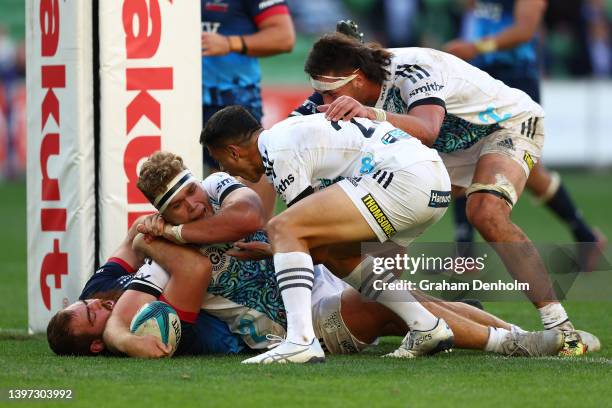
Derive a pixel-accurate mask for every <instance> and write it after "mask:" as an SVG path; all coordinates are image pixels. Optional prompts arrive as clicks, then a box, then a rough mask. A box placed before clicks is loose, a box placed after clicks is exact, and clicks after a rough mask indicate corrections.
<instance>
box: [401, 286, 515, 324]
mask: <svg viewBox="0 0 612 408" xmlns="http://www.w3.org/2000/svg"><path fill="white" fill-rule="evenodd" d="M413 295H414V297H415V298H416V299H418V300H419V301H420V302H422V303H423V306H425V307H426V308H427V309H429V311H430V312H432V313H433V314H435V315H436V316H438V314H437V313H444V311H443V310H448V311H450V312H452V313H454V314H457V315H459V316H462V317H464V318H466V319H469V320H471V321H473V322H474V323H479V324H482V325H484V326H491V327H499V328H502V329H506V330H510V323H508V322H506V321H505V320H502V319H500V318H499V317H497V316H494V315H492V314H491V313H488V312H485V311H484V310H480V309H478V308H477V307H474V306H470V305H468V304H466V303H463V302H445V301H443V300H440V299H438V298H435V297H433V296H429V295H426V294H425V293H423V292H419V291H415V292H413ZM430 307H433V310H438V311H437V312H434V311H433V310H432V309H430ZM438 317H442V318H444V320H446V317H444V316H438ZM447 322H448V320H447Z"/></svg>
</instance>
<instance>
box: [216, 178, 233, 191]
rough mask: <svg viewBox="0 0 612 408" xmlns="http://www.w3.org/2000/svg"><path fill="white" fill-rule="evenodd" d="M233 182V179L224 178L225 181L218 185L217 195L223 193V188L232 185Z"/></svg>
mask: <svg viewBox="0 0 612 408" xmlns="http://www.w3.org/2000/svg"><path fill="white" fill-rule="evenodd" d="M231 182H232V179H231V178H224V179H223V180H221V181H219V182H218V183H217V188H216V191H217V193H218V192H219V191H221V189H222V188H223V187H225V186H226V185H228V184H230V183H231Z"/></svg>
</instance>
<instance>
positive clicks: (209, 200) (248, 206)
mask: <svg viewBox="0 0 612 408" xmlns="http://www.w3.org/2000/svg"><path fill="white" fill-rule="evenodd" d="M185 170H186V169H185V168H184V166H183V164H182V161H181V160H180V158H179V157H177V156H175V155H172V154H170V153H163V152H159V153H156V154H154V155H153V156H152V157H151V158H149V160H147V162H145V164H144V165H143V167H142V170H141V174H140V178H139V183H138V186H139V188H140V189H141V190H142V191H143V193H144V194H145V196H147V197H149V199H150V200H151V202H152V203H154V204H155V205H156V206H157V207H158V208H159V209H160V211H161V214H163V217H160V216H158V215H155V216H151V217H148V219H147V222H146V223H145V225H142V227H139V229H140V231H142V232H146V233H147V234H151V235H156V236H164V237H166V238H168V239H171V240H175V241H178V242H185V241H188V242H190V243H198V244H202V243H209V244H210V243H212V242H217V241H218V240H219V237H220V236H224V237H225V239H227V237H229V236H232V233H229V232H227V231H226V232H223V230H224V229H225V230H227V229H228V228H232V226H231V225H229V226H228V225H227V223H228V222H230V223H231V224H232V225H235V224H236V223H237V222H239V221H240V219H239V218H236V217H238V216H239V215H241V216H245V214H249V215H248V216H250V217H253V216H254V218H255V219H261V217H258V216H257V215H256V214H257V213H259V212H260V210H259V208H260V207H259V205H258V204H257V203H256V199H257V197H256V196H253V195H249V194H248V192H249V190H248V189H242V186H241V185H240V184H239V183H237V182H236V180H235V179H233V178H232V177H230V176H228V175H226V174H224V173H219V174H216V175H213V176H210V177H208V178H207V179H206V180H205V181H204V182H202V183H201V184H198V185H196V187H199V188H194V186H191V185H185V184H184V182H186V180H184V182H183V184H181V180H182V179H183V178H184V177H185V176H184V175H183V174H185V173H184V172H185ZM236 189H238V190H237V191H241V190H242V191H243V192H244V194H243V195H242V196H239V195H234V196H232V195H231V194H236V193H234V192H233V191H235V190H236ZM166 191H173V192H174V195H172V196H168V198H167V200H169V201H170V202H171V203H170V204H169V205H168V206H167V207H164V206H163V203H161V204H160V202H159V201H157V200H156V197H160V196H162V194H164V192H166ZM226 192H232V193H231V194H227V193H226ZM226 194H227V195H226ZM224 197H225V198H224ZM250 197H255V200H250V199H249V200H245V199H246V198H250ZM220 202H221V203H220ZM206 206H211V207H212V210H213V211H212V212H214V213H215V216H213V217H206V216H204V217H202V216H200V215H199V214H200V211H198V208H201V207H206ZM236 209H238V211H235V210H236ZM164 218H165V219H167V220H168V221H169V224H165V223H164ZM189 221H191V222H190V223H188V224H185V223H186V222H189ZM172 224H174V226H173V225H172ZM256 224H257V223H250V225H251V226H252V227H254V226H255V225H256ZM233 228H236V227H235V226H234V227H233ZM251 232H252V231H247V230H245V229H243V230H242V233H243V234H244V233H251ZM233 237H236V234H234V235H233ZM264 240H265V237H263V240H260V241H257V242H258V243H260V244H264V245H265V242H264ZM230 247H231V245H227V246H225V249H229V251H225V252H214V253H212V252H210V246H209V245H207V246H203V249H202V250H203V252H204V253H205V254H208V256H209V259H210V260H211V262H212V263H213V265H214V266H218V267H214V268H213V270H214V272H213V278H212V279H213V282H212V283H211V284H210V285H209V291H210V290H211V288H214V287H215V286H217V285H218V283H219V282H224V281H230V282H232V281H241V280H240V279H236V280H233V279H231V278H227V277H226V275H228V274H229V275H231V274H232V273H233V274H234V275H236V272H232V266H231V265H245V264H241V263H239V262H237V261H236V260H235V259H233V258H229V257H228V255H229V254H230V253H232V254H240V252H236V251H235V250H232V249H231V248H230ZM215 248H217V249H219V248H222V247H221V246H219V245H218V244H217V245H216V246H215ZM234 262H235V263H234ZM268 262H269V260H268ZM359 263H360V259H359V258H357V259H356V260H355V261H354V264H353V265H352V266H349V268H350V269H349V271H350V270H352V269H353V268H354V266H355V265H356V264H359ZM240 269H244V266H242V267H241V268H240ZM265 272H272V273H273V271H272V268H271V265H270V267H268V268H267V270H266V271H265ZM315 272H316V275H317V277H320V278H319V279H314V299H315V302H314V303H313V305H314V306H313V318H314V320H315V332H316V333H317V337H319V338H321V339H322V341H323V342H324V344H325V345H326V346H327V348H328V349H329V350H330V351H332V352H350V351H352V350H353V349H357V350H358V349H359V344H360V343H359V340H355V342H354V344H353V346H351V347H350V348H349V349H348V350H346V349H341V350H340V351H338V349H337V346H335V344H337V343H336V341H335V340H334V337H333V336H335V330H332V327H328V326H327V323H325V324H326V326H325V330H323V328H322V327H321V324H322V323H321V322H329V321H330V318H329V316H330V313H331V316H333V319H331V321H342V320H343V319H345V318H348V317H347V316H354V317H355V320H354V321H352V320H351V321H350V322H348V323H347V326H349V328H350V330H349V329H347V328H346V327H340V326H339V327H338V329H342V330H340V331H339V333H345V334H346V333H348V332H350V333H353V335H355V337H357V338H358V339H363V340H362V343H363V342H365V343H369V342H370V340H372V339H373V338H374V337H377V336H379V335H383V334H384V333H385V329H384V328H385V327H387V326H389V325H391V326H394V327H400V326H401V329H400V330H404V331H405V330H406V326H405V324H404V323H402V321H401V320H399V319H398V317H397V316H396V315H395V314H391V313H390V311H389V310H388V309H387V308H384V307H382V306H381V305H378V304H375V303H373V302H365V303H364V302H363V301H362V300H361V298H360V297H359V296H357V294H356V292H355V291H353V290H352V289H348V285H346V284H343V283H342V282H341V281H340V280H338V279H336V278H334V277H332V276H331V275H330V274H329V273H328V272H327V271H326V270H325V269H318V268H317V269H316V270H315ZM238 276H239V277H240V272H238ZM268 276H269V275H268ZM243 278H244V279H243V280H244V281H248V280H249V279H250V280H251V281H252V277H250V276H249V275H247V276H244V277H243ZM274 287H276V285H274ZM249 292H250V293H252V294H258V293H261V291H257V290H253V289H249ZM327 293H329V294H330V296H323V295H325V294H327ZM322 294H323V295H322ZM332 294H333V295H332ZM339 294H342V295H341V300H340V297H339ZM276 296H278V292H276ZM254 297H255V298H256V297H257V296H254ZM234 298H237V296H235V295H234ZM268 298H269V296H268ZM252 300H255V299H252ZM425 300H431V299H425ZM433 300H436V301H437V299H433ZM267 302H269V300H268V301H267ZM255 303H256V304H265V303H266V300H265V299H264V301H261V302H259V301H257V302H255ZM206 304H207V302H206V301H205V302H204V307H206ZM322 305H326V306H322ZM330 305H333V307H331V306H330ZM428 307H429V308H430V310H432V311H434V313H436V314H437V315H438V316H440V317H443V318H445V319H447V320H448V321H449V322H450V323H449V324H450V325H451V326H452V327H453V329H454V330H456V331H457V333H458V336H457V338H456V342H457V345H458V346H460V347H465V348H476V349H482V347H483V346H485V345H486V342H487V339H491V341H495V340H494V338H496V336H498V335H501V337H503V336H504V335H507V336H511V335H510V333H508V332H507V331H506V329H509V328H510V326H507V325H506V324H505V323H504V322H502V321H499V320H498V319H496V318H494V317H493V316H491V315H489V314H487V313H484V312H481V311H479V310H478V309H475V308H472V307H468V306H466V305H463V304H453V303H444V302H440V303H428ZM330 310H331V312H330ZM351 311H354V312H351ZM332 312H333V313H332ZM457 313H460V314H463V315H464V316H463V317H466V318H468V320H469V319H473V320H474V322H477V323H480V324H481V325H478V327H477V326H476V325H473V324H469V323H470V322H469V321H463V320H462V318H461V316H457ZM283 314H284V310H283V312H282V313H278V314H276V315H280V316H282V315H283ZM340 315H341V317H342V319H338V316H340ZM390 315H392V316H393V318H395V319H396V321H395V323H393V324H392V323H391V320H389V319H390V317H389V316H390ZM222 317H223V316H222ZM358 317H360V318H361V319H360V318H358ZM225 318H227V316H226V317H225ZM362 319H365V320H362ZM227 321H228V324H230V325H231V324H232V321H235V319H234V318H233V317H232V318H231V319H228V320H227ZM262 322H264V323H265V322H266V320H262ZM364 325H365V326H364ZM371 325H374V326H371ZM483 325H484V326H483ZM489 325H490V326H498V327H503V330H502V329H500V330H498V331H496V332H495V333H493V334H491V335H490V336H489V333H488V330H487V328H486V326H489ZM283 326H284V324H283ZM258 327H265V326H264V325H260V324H258V325H256V327H254V328H253V329H257V328H258ZM273 327H274V326H273ZM283 329H284V327H283ZM519 331H520V330H519ZM321 333H323V335H321ZM358 333H363V336H361V335H359V334H358ZM367 333H369V334H367ZM282 334H284V331H283V333H282ZM394 334H397V332H394ZM327 335H331V336H332V340H331V341H330V340H329V338H328V337H327ZM536 336H537V335H536ZM259 337H262V334H260V335H259ZM341 337H343V338H346V339H347V341H344V342H342V344H351V343H353V341H352V340H350V339H351V337H349V336H347V335H342V336H341ZM247 340H248V338H247ZM364 340H365V341H364ZM542 341H544V342H546V340H544V339H542ZM251 344H252V342H251Z"/></svg>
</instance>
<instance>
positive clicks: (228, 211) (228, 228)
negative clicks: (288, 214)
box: [164, 186, 265, 244]
mask: <svg viewBox="0 0 612 408" xmlns="http://www.w3.org/2000/svg"><path fill="white" fill-rule="evenodd" d="M264 213H265V211H264V208H263V204H262V203H261V199H260V198H259V196H258V195H257V193H255V192H254V191H253V190H251V189H250V188H248V187H245V186H241V188H237V189H235V190H233V191H232V192H230V193H229V194H228V195H227V196H226V197H225V198H224V199H223V202H222V203H221V208H220V209H219V211H218V212H217V213H215V215H213V216H212V217H206V218H201V219H199V220H196V221H192V222H190V223H188V224H183V227H182V229H181V237H182V238H183V240H185V241H186V242H188V243H192V244H212V243H218V242H233V241H238V240H240V239H242V238H244V237H245V236H247V235H249V234H252V233H253V232H255V231H257V230H260V229H262V228H263V226H264V220H265V215H264ZM164 236H165V237H167V238H168V239H171V240H172V239H174V233H173V231H172V226H171V225H166V226H165V227H164Z"/></svg>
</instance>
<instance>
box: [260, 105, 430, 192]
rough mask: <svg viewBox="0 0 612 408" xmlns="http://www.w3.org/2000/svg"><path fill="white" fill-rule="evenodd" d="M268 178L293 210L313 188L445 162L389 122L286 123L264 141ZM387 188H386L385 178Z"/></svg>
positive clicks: (316, 119)
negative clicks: (366, 175)
mask: <svg viewBox="0 0 612 408" xmlns="http://www.w3.org/2000/svg"><path fill="white" fill-rule="evenodd" d="M258 146H259V152H260V154H261V156H262V160H263V164H264V167H265V174H266V176H267V177H268V179H269V180H270V182H272V183H273V184H274V187H275V189H276V192H277V193H278V194H279V195H280V196H281V198H282V199H283V201H284V202H285V203H287V204H291V203H292V202H293V201H294V200H295V199H296V198H298V196H299V195H300V194H301V193H303V192H304V191H307V190H309V189H310V188H312V189H314V190H318V189H321V188H325V187H327V186H329V185H331V184H333V183H335V182H337V181H339V180H342V179H344V178H349V179H350V178H355V177H360V176H363V175H365V174H372V173H376V172H377V171H381V170H382V171H385V172H387V173H386V174H389V175H388V176H386V177H387V180H388V181H389V182H390V179H389V178H390V177H392V175H391V174H392V172H394V171H397V170H402V169H405V168H407V167H409V166H411V165H413V164H415V163H419V162H423V161H435V162H438V161H441V159H440V156H439V155H438V153H437V152H436V151H435V150H433V149H430V148H428V147H426V146H424V145H423V144H422V143H421V142H420V141H419V140H418V139H416V138H413V137H411V136H410V135H408V134H407V133H405V132H404V131H402V130H400V129H397V128H395V127H394V126H393V125H391V124H390V123H388V122H376V121H371V120H369V119H365V118H355V119H353V120H351V121H350V122H347V121H340V122H330V121H328V120H327V119H325V116H324V115H323V114H315V115H308V116H297V117H292V118H288V119H285V120H283V121H282V122H279V123H278V124H276V125H274V126H273V127H272V128H271V129H269V130H264V131H263V132H262V133H261V134H260V135H259V140H258ZM380 181H381V182H385V180H383V179H382V176H381V180H380Z"/></svg>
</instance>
